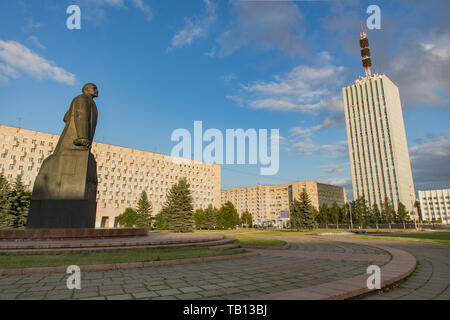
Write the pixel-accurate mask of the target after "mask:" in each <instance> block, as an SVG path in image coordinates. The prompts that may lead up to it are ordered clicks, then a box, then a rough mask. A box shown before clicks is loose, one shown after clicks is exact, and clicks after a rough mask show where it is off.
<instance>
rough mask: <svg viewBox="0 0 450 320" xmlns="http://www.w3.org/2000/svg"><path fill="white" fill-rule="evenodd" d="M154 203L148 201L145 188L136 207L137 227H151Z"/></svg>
mask: <svg viewBox="0 0 450 320" xmlns="http://www.w3.org/2000/svg"><path fill="white" fill-rule="evenodd" d="M152 210H153V208H152V204H151V203H150V201H148V196H147V192H145V190H143V191H142V193H141V197H140V199H139V201H138V207H137V209H136V222H135V225H136V227H137V228H149V227H150V224H151V221H152V218H151V213H152Z"/></svg>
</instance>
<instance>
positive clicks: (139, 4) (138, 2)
mask: <svg viewBox="0 0 450 320" xmlns="http://www.w3.org/2000/svg"><path fill="white" fill-rule="evenodd" d="M133 5H134V6H135V7H136V8H138V9H139V10H141V11H142V12H143V13H144V14H145V15H146V16H147V19H148V20H151V19H152V18H153V11H152V9H151V8H150V6H149V5H147V4H146V3H145V2H144V0H133Z"/></svg>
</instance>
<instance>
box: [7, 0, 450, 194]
mask: <svg viewBox="0 0 450 320" xmlns="http://www.w3.org/2000/svg"><path fill="white" fill-rule="evenodd" d="M72 4H77V5H79V6H80V8H81V19H82V20H81V21H82V22H81V23H82V28H81V30H68V29H67V28H66V19H67V17H68V16H69V15H68V14H66V9H67V7H68V6H69V5H72ZM371 4H377V5H378V6H379V7H380V8H381V19H382V20H381V30H369V31H368V37H369V40H370V43H371V51H372V58H373V64H374V71H376V72H380V73H385V74H387V75H388V76H389V77H390V78H391V79H392V80H393V81H394V82H395V83H396V84H397V85H398V86H399V89H400V94H401V99H402V104H403V110H404V117H405V126H406V133H407V137H408V146H409V149H410V155H411V159H412V166H413V176H414V180H415V185H416V190H418V189H430V188H444V187H447V188H448V187H450V169H449V168H450V166H449V164H450V128H449V119H450V111H449V107H450V102H449V94H450V77H449V76H448V75H449V74H450V27H449V25H448V22H447V18H448V17H447V15H448V12H450V10H449V9H450V4H449V2H448V1H447V0H430V1H426V2H425V1H406V0H404V1H401V0H392V1H376V0H371V1H356V0H347V1H332V0H330V1H234V0H230V1H226V0H220V1H218V0H186V1H179V0H177V1H174V0H164V1H163V0H69V1H65V0H64V1H62V0H58V1H57V0H19V1H5V0H3V1H1V2H0V110H1V119H0V123H1V124H5V125H13V126H19V125H20V126H21V127H24V128H27V129H32V130H39V131H44V132H50V133H56V134H60V133H61V131H62V129H63V127H64V123H63V122H62V118H63V116H64V113H65V112H66V110H67V108H68V107H69V105H70V102H71V100H72V99H73V97H75V96H76V95H78V94H79V93H80V89H81V87H82V85H83V84H84V83H86V82H94V83H96V84H97V85H98V87H99V90H100V97H99V98H98V99H97V100H96V102H97V106H98V108H99V113H100V118H99V119H100V120H99V124H98V127H97V132H96V139H95V140H96V141H99V142H104V143H109V144H115V145H121V146H126V147H130V148H138V149H143V150H148V151H153V152H159V153H165V154H170V152H171V149H172V147H173V146H174V145H175V143H174V142H171V141H170V136H171V134H172V132H173V130H175V129H177V128H186V129H188V130H190V131H193V123H194V120H202V121H203V126H204V130H205V129H208V128H217V129H220V130H222V132H225V130H226V129H237V128H243V129H249V128H255V129H260V128H268V129H270V128H276V129H280V135H281V142H282V144H281V150H280V170H279V173H278V174H277V175H275V176H261V175H260V174H259V172H260V171H259V167H258V166H255V165H224V166H222V187H223V188H225V189H227V188H231V187H234V186H239V185H241V186H250V185H254V184H257V183H262V184H279V183H288V182H291V181H294V180H318V181H321V182H327V183H333V184H338V185H343V186H345V187H346V188H347V192H348V193H349V195H350V197H351V191H352V190H351V179H350V170H349V164H348V153H347V145H346V140H347V137H346V131H345V124H344V122H343V105H342V100H341V88H342V87H343V86H345V85H348V84H350V83H351V82H352V81H354V80H355V79H356V78H357V77H359V76H361V75H363V73H364V70H363V68H362V67H361V59H360V56H359V47H358V46H359V22H360V21H361V20H362V21H365V20H366V19H367V18H368V17H369V14H367V13H366V9H367V7H368V6H369V5H371Z"/></svg>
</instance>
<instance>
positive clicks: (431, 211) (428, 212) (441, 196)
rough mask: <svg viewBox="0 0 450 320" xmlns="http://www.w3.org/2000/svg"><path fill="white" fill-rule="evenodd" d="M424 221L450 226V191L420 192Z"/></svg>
mask: <svg viewBox="0 0 450 320" xmlns="http://www.w3.org/2000/svg"><path fill="white" fill-rule="evenodd" d="M419 201H420V212H421V215H422V220H425V221H439V220H440V221H441V222H442V223H443V224H450V189H441V190H427V191H419Z"/></svg>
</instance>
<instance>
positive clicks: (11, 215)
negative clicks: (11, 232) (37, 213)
mask: <svg viewBox="0 0 450 320" xmlns="http://www.w3.org/2000/svg"><path fill="white" fill-rule="evenodd" d="M6 197H7V198H6V199H7V202H6V204H5V205H4V207H3V208H2V216H3V217H2V219H1V220H2V222H1V223H2V227H6V228H15V229H18V228H24V227H25V226H26V224H27V219H28V211H29V209H30V201H31V192H29V191H27V190H25V187H24V185H23V183H22V174H19V175H18V176H17V177H16V180H15V181H14V184H13V186H12V188H9V191H8V192H7V193H6Z"/></svg>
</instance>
